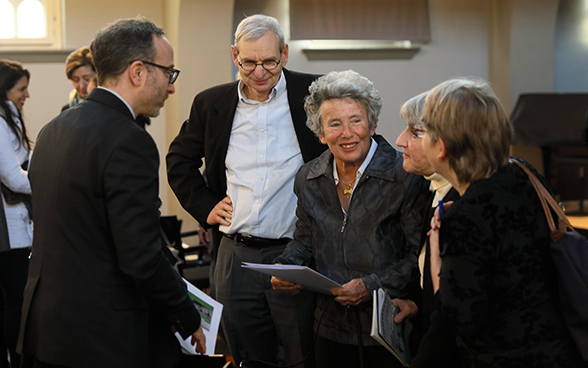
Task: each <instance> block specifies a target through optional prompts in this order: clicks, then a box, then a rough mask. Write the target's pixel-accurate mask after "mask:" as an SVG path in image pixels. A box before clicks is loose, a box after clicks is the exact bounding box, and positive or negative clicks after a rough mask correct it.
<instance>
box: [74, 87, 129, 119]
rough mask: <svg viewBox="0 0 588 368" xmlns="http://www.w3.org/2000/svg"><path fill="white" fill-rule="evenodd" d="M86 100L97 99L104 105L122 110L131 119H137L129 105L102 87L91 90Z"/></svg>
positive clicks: (96, 100)
mask: <svg viewBox="0 0 588 368" xmlns="http://www.w3.org/2000/svg"><path fill="white" fill-rule="evenodd" d="M86 100H91V101H95V102H98V103H101V104H103V105H106V106H109V107H111V108H113V109H115V110H117V111H119V112H121V113H122V114H124V115H125V116H127V117H128V118H129V119H131V120H135V118H134V117H133V113H132V112H131V111H130V110H129V108H128V107H127V105H126V104H125V103H124V102H123V101H122V100H121V99H120V98H118V97H117V96H115V95H114V94H113V93H111V92H109V91H106V90H104V89H102V88H94V89H93V90H92V92H90V94H89V95H88V97H86ZM82 103H83V102H82Z"/></svg>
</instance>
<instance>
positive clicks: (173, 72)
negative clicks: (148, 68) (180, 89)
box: [133, 60, 180, 84]
mask: <svg viewBox="0 0 588 368" xmlns="http://www.w3.org/2000/svg"><path fill="white" fill-rule="evenodd" d="M138 61H140V62H142V63H143V64H149V65H153V66H155V67H157V68H159V69H162V70H165V71H166V72H167V73H168V74H169V83H170V84H174V82H175V81H176V79H178V76H179V75H180V69H174V68H170V67H169V66H163V65H159V64H155V63H152V62H150V61H144V60H138ZM133 63H134V61H133Z"/></svg>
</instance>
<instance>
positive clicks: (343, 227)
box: [341, 218, 347, 232]
mask: <svg viewBox="0 0 588 368" xmlns="http://www.w3.org/2000/svg"><path fill="white" fill-rule="evenodd" d="M345 224H347V218H344V219H343V225H342V226H341V232H343V230H345Z"/></svg>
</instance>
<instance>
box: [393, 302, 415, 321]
mask: <svg viewBox="0 0 588 368" xmlns="http://www.w3.org/2000/svg"><path fill="white" fill-rule="evenodd" d="M392 302H394V304H396V306H397V307H398V309H400V312H398V314H397V315H396V317H394V323H400V322H402V321H403V320H404V319H405V318H412V317H414V316H416V314H417V313H418V312H419V307H418V306H417V305H416V303H415V302H413V301H412V300H410V299H399V298H394V299H392Z"/></svg>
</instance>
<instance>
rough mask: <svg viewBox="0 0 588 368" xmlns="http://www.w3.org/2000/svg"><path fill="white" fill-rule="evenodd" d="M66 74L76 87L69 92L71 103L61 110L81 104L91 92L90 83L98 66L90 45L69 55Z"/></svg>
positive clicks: (66, 62) (66, 61)
mask: <svg viewBox="0 0 588 368" xmlns="http://www.w3.org/2000/svg"><path fill="white" fill-rule="evenodd" d="M65 75H67V79H69V80H70V81H71V84H72V85H73V87H74V89H73V90H72V91H71V92H70V93H69V103H68V104H67V105H65V106H63V108H62V109H61V111H63V110H66V109H68V108H70V107H73V106H75V105H77V104H79V103H80V102H82V101H83V100H84V99H85V98H86V96H88V94H89V93H90V91H89V90H88V85H89V84H90V81H91V80H92V78H93V77H95V76H96V68H94V63H93V62H92V57H91V55H90V48H89V47H88V46H83V47H81V48H79V49H77V50H75V51H73V52H72V53H71V54H69V55H68V56H67V59H66V60H65Z"/></svg>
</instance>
